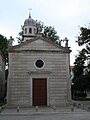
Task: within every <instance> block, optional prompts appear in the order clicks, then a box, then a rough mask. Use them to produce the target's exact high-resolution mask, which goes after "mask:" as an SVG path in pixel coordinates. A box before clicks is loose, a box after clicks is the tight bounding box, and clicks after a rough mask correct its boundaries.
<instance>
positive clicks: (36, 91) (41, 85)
mask: <svg viewBox="0 0 90 120" xmlns="http://www.w3.org/2000/svg"><path fill="white" fill-rule="evenodd" d="M32 83H33V106H46V105H47V79H45V78H39V79H36V78H35V79H33V82H32Z"/></svg>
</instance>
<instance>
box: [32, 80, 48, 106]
mask: <svg viewBox="0 0 90 120" xmlns="http://www.w3.org/2000/svg"><path fill="white" fill-rule="evenodd" d="M38 80H40V81H45V84H44V86H45V89H44V90H45V91H44V93H45V96H44V97H45V101H46V102H45V104H44V105H40V106H47V78H33V79H32V105H33V106H35V105H34V99H35V94H34V93H35V92H34V89H33V87H34V85H35V84H34V82H36V81H38Z"/></svg>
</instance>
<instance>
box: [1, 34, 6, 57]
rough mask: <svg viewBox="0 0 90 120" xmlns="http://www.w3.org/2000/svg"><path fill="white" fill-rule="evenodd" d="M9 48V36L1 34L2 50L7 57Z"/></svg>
mask: <svg viewBox="0 0 90 120" xmlns="http://www.w3.org/2000/svg"><path fill="white" fill-rule="evenodd" d="M7 49H8V41H7V38H6V37H4V36H3V35H1V34H0V50H1V51H2V52H3V54H4V56H5V57H6V58H7Z"/></svg>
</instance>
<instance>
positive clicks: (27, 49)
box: [7, 16, 71, 107]
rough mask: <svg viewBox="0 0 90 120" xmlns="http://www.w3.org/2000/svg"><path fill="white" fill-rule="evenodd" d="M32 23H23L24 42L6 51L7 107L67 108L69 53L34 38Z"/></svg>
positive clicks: (68, 100)
mask: <svg viewBox="0 0 90 120" xmlns="http://www.w3.org/2000/svg"><path fill="white" fill-rule="evenodd" d="M35 24H36V23H35V21H34V20H33V19H32V18H31V16H29V18H28V19H26V20H25V22H24V31H23V33H24V34H23V37H24V42H23V43H21V44H19V45H16V46H11V47H10V48H9V76H8V84H7V105H11V106H18V105H19V106H25V107H29V106H53V105H55V106H66V105H68V104H69V103H70V101H71V87H70V86H71V85H70V73H69V72H70V71H69V62H70V56H69V54H70V49H69V47H62V46H60V45H57V44H55V43H53V42H51V41H50V40H48V39H46V38H43V37H42V36H40V35H38V34H36V33H37V27H36V25H35Z"/></svg>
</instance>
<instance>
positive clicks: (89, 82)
mask: <svg viewBox="0 0 90 120" xmlns="http://www.w3.org/2000/svg"><path fill="white" fill-rule="evenodd" d="M73 83H74V88H73V89H74V90H77V91H86V90H90V76H89V75H81V76H79V77H77V78H76V79H74V81H73Z"/></svg>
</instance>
